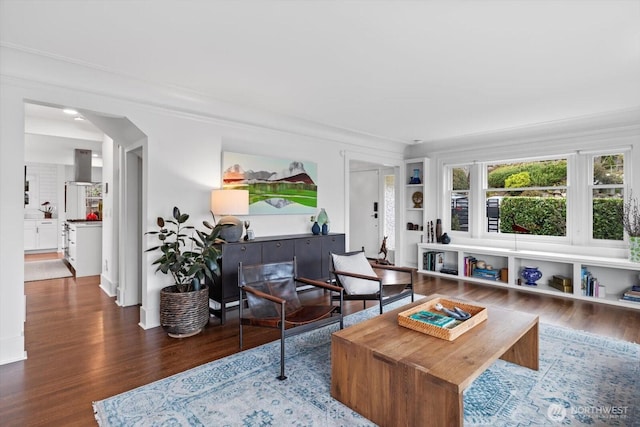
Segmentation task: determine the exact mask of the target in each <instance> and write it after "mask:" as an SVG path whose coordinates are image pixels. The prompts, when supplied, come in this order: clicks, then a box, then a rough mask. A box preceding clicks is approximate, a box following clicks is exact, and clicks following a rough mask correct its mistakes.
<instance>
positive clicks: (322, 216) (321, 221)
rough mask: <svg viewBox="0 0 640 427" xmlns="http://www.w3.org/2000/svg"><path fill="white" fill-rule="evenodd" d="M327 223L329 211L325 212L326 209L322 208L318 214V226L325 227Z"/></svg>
mask: <svg viewBox="0 0 640 427" xmlns="http://www.w3.org/2000/svg"><path fill="white" fill-rule="evenodd" d="M327 222H329V215H327V211H325V210H324V208H321V209H320V213H319V214H318V224H320V225H324V224H326V223H327Z"/></svg>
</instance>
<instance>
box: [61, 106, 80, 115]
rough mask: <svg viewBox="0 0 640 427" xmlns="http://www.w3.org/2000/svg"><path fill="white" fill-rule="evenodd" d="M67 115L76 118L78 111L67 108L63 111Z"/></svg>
mask: <svg viewBox="0 0 640 427" xmlns="http://www.w3.org/2000/svg"><path fill="white" fill-rule="evenodd" d="M62 111H63V112H64V113H65V114H69V115H71V116H75V115H76V114H78V111H76V110H74V109H73V108H65V109H64V110H62Z"/></svg>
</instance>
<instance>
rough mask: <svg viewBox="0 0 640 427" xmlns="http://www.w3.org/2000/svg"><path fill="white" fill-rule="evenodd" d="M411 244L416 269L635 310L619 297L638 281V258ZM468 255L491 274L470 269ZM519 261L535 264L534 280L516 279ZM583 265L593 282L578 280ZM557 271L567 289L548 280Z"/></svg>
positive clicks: (637, 304) (520, 266)
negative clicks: (438, 261) (436, 261)
mask: <svg viewBox="0 0 640 427" xmlns="http://www.w3.org/2000/svg"><path fill="white" fill-rule="evenodd" d="M417 246H418V259H417V262H418V272H419V273H424V274H429V275H434V276H439V277H448V278H456V279H461V280H465V281H469V282H474V283H481V284H486V285H492V286H499V287H505V288H510V289H517V290H519V291H523V292H533V293H542V294H546V295H554V296H559V297H563V298H571V299H578V300H587V301H594V302H599V303H604V304H611V305H617V306H622V307H630V308H634V309H636V310H640V302H633V301H621V300H620V298H621V296H622V294H623V293H624V292H625V291H627V290H628V289H629V288H631V286H632V285H637V284H638V283H639V281H640V278H639V273H640V264H638V263H633V262H630V261H627V260H624V259H620V258H600V257H594V256H586V255H585V256H582V255H571V254H566V253H550V252H536V251H516V250H512V249H502V248H491V247H483V246H472V245H442V244H439V243H419V244H418V245H417ZM433 254H442V257H443V259H444V263H443V266H442V267H444V268H442V267H440V268H439V269H436V268H435V265H433V264H432V263H431V262H429V263H427V262H426V261H425V260H427V259H429V260H431V259H432V258H433ZM473 259H474V260H475V261H476V263H477V261H478V260H481V261H483V262H484V263H485V264H486V265H490V266H491V269H492V270H493V271H496V273H495V276H496V280H493V279H486V278H482V277H476V276H473V275H471V273H470V271H469V266H468V262H469V260H473ZM525 266H536V267H538V269H539V270H540V271H541V272H542V277H541V278H540V279H539V280H538V281H537V285H536V286H527V285H525V284H524V280H520V271H521V270H522V269H523V268H524V267H525ZM585 270H586V271H587V272H588V273H589V275H590V277H591V278H593V279H597V282H594V283H595V285H594V284H592V285H591V286H586V285H585V284H584V283H583V277H584V276H585V273H584V271H585ZM443 271H445V272H443ZM498 272H499V273H498ZM557 277H560V278H565V279H566V278H568V279H570V281H571V284H572V286H573V289H572V291H566V292H565V291H564V290H565V288H564V287H562V286H561V287H560V289H558V288H556V287H554V286H551V284H552V282H553V281H554V279H555V278H557ZM598 284H599V285H600V288H598V290H597V291H596V290H594V289H595V288H596V287H597V285H598Z"/></svg>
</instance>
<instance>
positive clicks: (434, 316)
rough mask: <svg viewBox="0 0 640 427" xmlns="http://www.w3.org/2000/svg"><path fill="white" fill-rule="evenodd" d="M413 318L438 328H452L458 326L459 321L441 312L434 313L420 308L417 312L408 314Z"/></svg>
mask: <svg viewBox="0 0 640 427" xmlns="http://www.w3.org/2000/svg"><path fill="white" fill-rule="evenodd" d="M409 317H410V318H411V319H413V320H417V321H419V322H424V323H427V324H429V325H434V326H438V327H440V328H453V327H455V326H458V325H459V324H460V323H461V321H459V320H456V319H454V318H453V317H449V316H445V315H442V314H438V313H434V312H431V311H426V310H421V311H418V312H417V313H413V314H412V315H411V316H409Z"/></svg>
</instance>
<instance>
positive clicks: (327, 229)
mask: <svg viewBox="0 0 640 427" xmlns="http://www.w3.org/2000/svg"><path fill="white" fill-rule="evenodd" d="M322 234H324V235H327V234H329V226H328V225H327V223H326V222H325V223H324V224H322Z"/></svg>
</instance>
